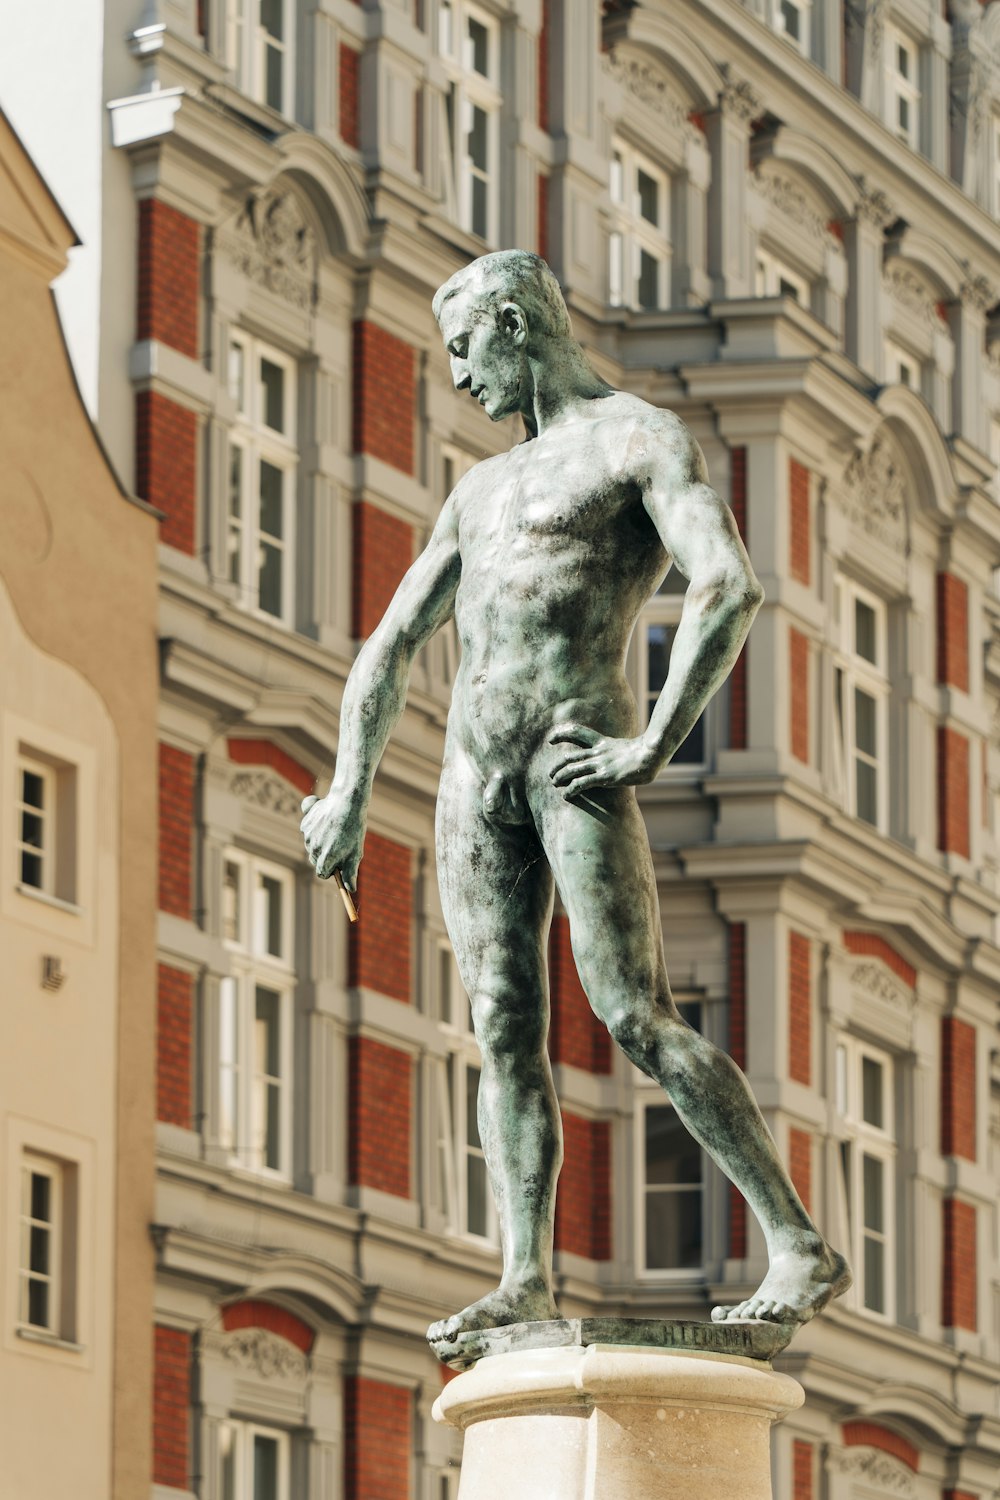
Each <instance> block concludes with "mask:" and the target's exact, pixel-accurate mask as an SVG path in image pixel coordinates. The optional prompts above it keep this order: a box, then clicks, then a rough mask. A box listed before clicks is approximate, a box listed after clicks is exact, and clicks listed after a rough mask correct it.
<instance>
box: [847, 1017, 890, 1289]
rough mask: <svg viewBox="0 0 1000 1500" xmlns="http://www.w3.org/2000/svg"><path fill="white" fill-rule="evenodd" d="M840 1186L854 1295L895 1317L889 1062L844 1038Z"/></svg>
mask: <svg viewBox="0 0 1000 1500" xmlns="http://www.w3.org/2000/svg"><path fill="white" fill-rule="evenodd" d="M836 1102H837V1113H838V1114H839V1115H840V1117H841V1119H842V1120H843V1122H844V1125H845V1127H846V1131H847V1134H846V1136H845V1139H843V1140H842V1141H841V1143H840V1186H841V1193H842V1207H843V1209H844V1210H845V1211H846V1218H847V1224H848V1226H849V1233H850V1237H851V1260H852V1262H853V1265H854V1274H855V1278H856V1280H855V1288H856V1290H855V1296H856V1298H857V1301H858V1304H859V1306H861V1307H863V1308H865V1309H866V1310H867V1311H868V1312H872V1313H877V1314H879V1315H880V1316H882V1317H886V1318H891V1317H893V1316H894V1313H895V1276H894V1270H893V1266H894V1256H895V1235H894V1215H895V1192H894V1169H895V1154H896V1142H895V1125H894V1116H895V1102H894V1092H893V1066H892V1059H891V1057H890V1056H889V1055H888V1053H886V1052H882V1051H879V1050H878V1049H877V1048H875V1047H870V1046H868V1045H867V1043H863V1042H860V1041H857V1040H855V1039H854V1038H851V1037H845V1038H844V1039H842V1040H841V1041H840V1042H839V1043H838V1044H837V1051H836Z"/></svg>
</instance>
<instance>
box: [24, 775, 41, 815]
mask: <svg viewBox="0 0 1000 1500" xmlns="http://www.w3.org/2000/svg"><path fill="white" fill-rule="evenodd" d="M44 791H45V783H44V782H43V781H42V778H41V777H40V776H39V775H37V774H36V773H35V772H34V771H22V772H21V801H22V802H26V803H27V804H28V806H29V807H44V805H45V803H44V801H43V797H44Z"/></svg>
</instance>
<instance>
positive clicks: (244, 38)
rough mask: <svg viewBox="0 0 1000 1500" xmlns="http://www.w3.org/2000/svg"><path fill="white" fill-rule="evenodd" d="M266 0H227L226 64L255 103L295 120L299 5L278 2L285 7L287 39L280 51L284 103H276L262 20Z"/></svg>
mask: <svg viewBox="0 0 1000 1500" xmlns="http://www.w3.org/2000/svg"><path fill="white" fill-rule="evenodd" d="M263 3H264V0H227V4H226V65H227V67H229V68H230V69H231V71H232V72H233V74H234V76H235V79H236V87H237V88H238V89H239V90H240V92H241V93H244V94H246V95H247V97H248V98H249V99H252V100H253V101H254V103H255V104H262V105H263V106H264V108H265V109H273V110H274V111H275V113H276V114H279V115H283V116H284V117H285V118H286V119H292V118H294V109H295V66H294V61H295V45H294V43H295V36H294V28H295V6H294V5H293V3H292V0H277V3H278V4H279V5H280V7H281V15H282V30H283V32H284V37H283V39H282V43H281V45H280V46H279V47H278V49H277V50H278V51H279V52H280V54H281V57H282V63H281V103H280V104H272V103H271V102H270V101H269V100H268V97H267V88H268V78H267V51H268V42H267V38H268V37H273V36H274V33H273V32H269V31H267V30H266V29H265V27H264V25H263V22H262V20H261V9H262V5H263Z"/></svg>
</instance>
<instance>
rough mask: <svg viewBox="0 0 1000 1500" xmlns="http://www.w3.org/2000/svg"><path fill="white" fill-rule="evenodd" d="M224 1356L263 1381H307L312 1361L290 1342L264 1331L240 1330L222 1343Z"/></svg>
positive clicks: (259, 1329)
mask: <svg viewBox="0 0 1000 1500" xmlns="http://www.w3.org/2000/svg"><path fill="white" fill-rule="evenodd" d="M222 1353H223V1355H224V1356H225V1358H226V1359H228V1360H232V1362H233V1364H235V1365H239V1366H240V1368H241V1369H243V1370H252V1371H253V1372H254V1374H255V1375H259V1376H260V1378H261V1379H262V1380H273V1379H274V1378H275V1377H279V1378H281V1379H293V1380H294V1379H299V1380H301V1379H303V1378H304V1377H305V1375H306V1374H307V1373H308V1369H309V1361H308V1359H307V1358H306V1356H305V1355H304V1354H303V1353H302V1351H301V1350H300V1349H296V1347H295V1345H294V1344H290V1343H289V1342H288V1340H287V1339H282V1338H278V1336H277V1335H276V1334H273V1333H268V1332H267V1330H266V1329H264V1328H238V1329H236V1330H235V1332H233V1333H229V1334H226V1336H225V1338H224V1339H223V1340H222Z"/></svg>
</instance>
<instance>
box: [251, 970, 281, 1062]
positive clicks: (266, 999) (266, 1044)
mask: <svg viewBox="0 0 1000 1500" xmlns="http://www.w3.org/2000/svg"><path fill="white" fill-rule="evenodd" d="M256 1005H257V1071H258V1073H266V1074H267V1075H268V1076H269V1077H271V1078H277V1077H278V1075H279V1073H280V1072H281V1055H280V1036H279V1027H278V1019H279V1017H280V1015H281V996H280V995H279V994H278V993H277V991H276V990H268V989H265V988H264V986H263V985H262V984H259V985H258V986H257V995H256Z"/></svg>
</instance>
